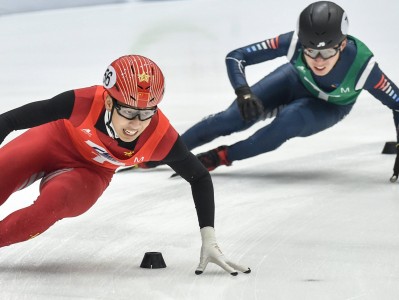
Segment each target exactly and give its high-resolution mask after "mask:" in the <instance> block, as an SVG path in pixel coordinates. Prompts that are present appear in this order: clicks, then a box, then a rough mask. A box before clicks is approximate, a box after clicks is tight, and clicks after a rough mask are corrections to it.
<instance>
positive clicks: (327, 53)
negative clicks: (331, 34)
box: [303, 44, 341, 59]
mask: <svg viewBox="0 0 399 300" xmlns="http://www.w3.org/2000/svg"><path fill="white" fill-rule="evenodd" d="M340 49H341V44H339V45H338V46H337V47H334V48H328V49H320V50H318V49H311V48H303V53H305V55H307V56H309V57H310V58H313V59H315V58H316V57H317V56H318V55H320V56H321V57H322V58H323V59H329V58H331V57H333V56H335V55H336V54H337V53H338V52H339V51H340Z"/></svg>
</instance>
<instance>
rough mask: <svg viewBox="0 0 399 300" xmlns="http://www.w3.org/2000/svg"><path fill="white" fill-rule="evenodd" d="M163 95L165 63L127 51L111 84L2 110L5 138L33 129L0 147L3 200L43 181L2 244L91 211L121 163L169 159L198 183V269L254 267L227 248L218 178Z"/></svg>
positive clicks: (3, 233) (8, 222)
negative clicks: (219, 233)
mask: <svg viewBox="0 0 399 300" xmlns="http://www.w3.org/2000/svg"><path fill="white" fill-rule="evenodd" d="M163 94H164V77H163V74H162V71H161V70H160V68H159V67H158V66H157V65H156V64H155V63H154V62H153V61H151V60H150V59H148V58H146V57H143V56H140V55H127V56H123V57H120V58H118V59H117V60H115V61H114V62H112V63H111V65H110V66H109V67H108V68H107V70H106V72H105V74H104V81H103V86H91V87H86V88H81V89H75V90H71V91H67V92H64V93H61V94H59V95H57V96H55V97H53V98H51V99H49V100H43V101H37V102H32V103H29V104H27V105H24V106H22V107H19V108H16V109H14V110H11V111H8V112H6V113H3V114H1V115H0V144H1V143H2V142H3V140H4V138H5V137H6V136H7V135H8V134H9V133H10V132H11V131H13V130H18V129H26V128H30V129H29V130H28V131H26V132H25V133H23V134H21V135H20V136H18V137H17V138H15V139H14V140H12V141H10V142H9V143H7V144H5V145H3V146H2V147H1V148H0V170H1V171H0V205H1V204H3V203H4V202H5V201H6V200H7V199H8V198H9V197H10V196H11V195H12V194H13V193H14V192H16V191H18V190H20V189H23V188H25V187H27V186H28V185H29V184H31V183H33V182H34V181H36V180H41V183H40V194H39V196H38V198H37V199H36V200H35V201H34V202H33V204H32V205H30V206H28V207H25V208H23V209H20V210H18V211H15V212H13V213H11V214H10V215H9V216H7V217H6V218H5V219H4V220H2V221H0V247H4V246H9V245H11V244H15V243H19V242H23V241H26V240H29V239H31V238H33V237H36V236H38V235H40V234H41V233H43V232H44V231H46V230H47V229H48V228H50V227H51V226H52V225H53V224H55V223H56V222H57V221H59V220H61V219H64V218H71V217H76V216H79V215H81V214H83V213H84V212H86V211H87V210H88V209H90V207H92V206H93V205H94V203H96V201H97V199H98V198H99V197H100V196H101V194H102V193H103V192H104V190H105V189H106V188H107V187H108V185H109V183H110V181H111V179H112V176H113V175H114V173H115V170H116V169H117V168H119V167H124V166H132V165H135V164H138V163H144V162H148V161H159V160H163V161H164V162H166V163H167V164H168V165H169V166H170V167H171V168H172V169H173V170H174V171H175V172H176V173H178V174H179V175H180V176H181V177H183V178H184V179H185V180H187V181H188V182H189V183H190V185H191V189H192V194H193V199H194V202H195V207H196V210H197V216H198V221H199V226H200V232H201V237H202V247H201V255H200V264H199V266H198V268H197V269H196V272H195V273H196V274H201V273H202V272H203V271H204V269H205V268H206V265H207V264H208V262H213V263H216V264H218V265H219V266H221V267H222V268H223V269H225V270H226V271H227V272H229V273H230V274H232V275H237V273H238V272H237V271H241V272H245V273H249V272H250V269H249V268H248V267H244V266H240V265H237V264H235V263H232V262H230V261H228V260H227V259H226V258H225V256H224V255H223V254H222V253H221V252H220V250H219V247H218V245H217V242H216V238H215V232H214V212H215V206H214V193H213V184H212V180H211V177H210V175H209V172H208V171H207V170H206V168H205V167H203V165H202V164H201V163H200V162H199V160H198V159H197V158H196V157H195V156H194V155H193V154H192V153H191V152H190V151H189V150H188V149H187V148H186V146H185V144H184V143H183V142H182V140H181V138H180V136H179V135H178V133H177V132H176V130H175V129H174V128H173V127H172V125H171V124H170V123H169V121H168V119H167V118H166V117H165V115H164V114H163V113H162V111H161V110H160V109H159V108H158V104H159V103H160V102H161V100H162V97H163ZM10 162H13V163H10Z"/></svg>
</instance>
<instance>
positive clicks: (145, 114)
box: [112, 98, 158, 121]
mask: <svg viewBox="0 0 399 300" xmlns="http://www.w3.org/2000/svg"><path fill="white" fill-rule="evenodd" d="M112 102H113V104H114V108H115V110H116V112H117V113H118V115H120V116H121V117H124V118H125V119H128V120H133V119H134V118H136V117H137V116H138V117H139V120H140V121H145V120H148V119H150V118H152V117H153V116H154V115H155V113H156V112H157V110H158V108H157V107H154V108H151V109H138V108H133V107H130V106H124V105H122V104H120V103H118V101H117V100H116V99H115V98H112Z"/></svg>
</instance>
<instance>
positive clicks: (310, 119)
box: [227, 98, 352, 162]
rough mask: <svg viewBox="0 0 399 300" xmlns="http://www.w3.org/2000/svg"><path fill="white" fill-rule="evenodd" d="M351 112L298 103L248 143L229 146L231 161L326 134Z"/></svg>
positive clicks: (323, 104) (310, 101)
mask: <svg viewBox="0 0 399 300" xmlns="http://www.w3.org/2000/svg"><path fill="white" fill-rule="evenodd" d="M351 108H352V105H346V106H343V105H334V104H331V103H327V102H324V101H322V100H318V99H313V98H306V99H298V100H295V101H294V102H292V103H291V104H290V105H288V106H287V107H285V108H284V109H283V110H282V111H281V113H280V115H278V116H277V117H276V118H275V119H274V120H273V121H272V122H271V123H270V124H269V125H267V126H265V127H263V128H261V129H259V130H258V131H257V132H255V134H253V135H252V136H250V137H249V138H248V139H246V140H243V141H240V142H238V143H236V144H233V145H231V146H229V147H228V149H227V157H228V160H229V161H231V162H232V161H235V160H242V159H245V158H249V157H253V156H256V155H259V154H262V153H265V152H269V151H273V150H275V149H277V148H278V147H280V146H281V145H282V144H283V143H285V142H286V141H287V140H289V139H291V138H293V137H306V136H310V135H313V134H315V133H318V132H320V131H323V130H325V129H327V128H329V127H331V126H333V125H334V124H336V123H338V122H339V121H340V120H342V119H343V118H344V117H345V116H346V115H347V114H348V113H349V111H350V110H351Z"/></svg>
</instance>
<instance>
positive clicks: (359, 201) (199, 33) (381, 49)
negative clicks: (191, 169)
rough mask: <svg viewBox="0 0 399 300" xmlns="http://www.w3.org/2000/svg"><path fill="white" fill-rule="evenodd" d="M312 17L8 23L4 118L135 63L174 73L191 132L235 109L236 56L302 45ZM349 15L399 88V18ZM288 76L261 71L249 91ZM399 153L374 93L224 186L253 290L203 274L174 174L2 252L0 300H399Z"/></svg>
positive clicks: (163, 8) (190, 12)
mask: <svg viewBox="0 0 399 300" xmlns="http://www.w3.org/2000/svg"><path fill="white" fill-rule="evenodd" d="M308 3H310V1H294V0H281V1H256V0H245V1H244V0H242V1H239V0H219V1H212V0H191V1H190V0H187V1H183V0H181V1H162V2H139V1H136V2H131V3H125V4H117V5H104V6H97V7H86V8H71V9H64V10H54V11H43V12H34V13H23V14H15V15H8V16H7V15H5V16H1V17H0V44H1V46H0V66H1V72H0V83H1V104H0V107H1V111H2V112H4V111H7V110H9V109H12V108H15V107H18V106H21V105H23V104H26V103H29V102H31V101H36V100H41V99H47V98H50V97H52V96H54V95H56V94H58V93H60V92H63V91H66V90H70V89H74V88H78V87H85V86H90V85H93V84H101V82H102V75H103V72H104V70H105V68H106V67H107V65H108V64H109V63H110V62H111V61H112V60H114V59H115V58H117V57H119V56H121V55H124V54H128V53H137V54H142V55H146V56H148V57H150V58H152V59H153V60H155V61H156V62H158V64H159V65H160V66H161V67H162V69H163V70H164V73H165V75H166V78H167V90H166V96H165V98H164V102H163V103H162V104H161V108H162V109H163V111H164V112H165V113H166V114H167V116H168V117H169V119H170V120H171V122H172V123H173V124H174V126H175V128H176V129H177V130H178V131H179V132H184V130H186V129H187V128H189V126H190V125H192V124H194V123H195V122H196V121H198V120H200V119H201V118H202V117H204V116H206V115H208V114H211V113H216V112H218V111H220V110H222V109H224V108H225V107H227V106H228V105H229V104H230V102H231V101H232V100H233V98H234V93H233V90H232V88H231V86H230V84H229V82H228V79H227V74H226V72H225V65H224V57H225V55H226V54H227V53H228V52H229V51H230V50H232V49H235V48H238V47H240V46H243V45H246V44H249V43H252V42H256V41H261V40H263V39H266V38H271V37H274V36H276V35H278V34H280V33H284V32H288V31H290V30H293V29H294V28H295V25H296V20H297V15H298V14H299V12H300V11H301V10H302V9H303V8H304V6H305V5H307V4H308ZM338 3H339V4H341V5H342V6H343V7H344V8H346V10H347V13H348V15H349V18H350V33H351V34H353V35H355V36H356V37H358V38H360V39H361V40H363V41H364V42H366V44H367V45H368V46H369V47H370V48H371V49H372V50H373V52H374V53H375V56H376V59H377V61H378V62H379V65H380V67H381V68H382V70H384V71H385V73H386V74H387V75H388V76H389V77H390V78H391V79H392V80H393V81H394V82H396V84H399V71H398V65H397V52H398V49H399V47H398V42H397V36H396V35H395V32H396V31H397V29H398V25H397V24H398V23H397V20H398V18H397V13H398V11H399V2H397V1H392V0H381V1H378V3H377V4H376V3H375V1H370V0H366V1H363V0H362V1H361V0H350V1H349V0H342V1H339V2H338ZM284 62H285V59H278V60H276V61H273V62H268V63H264V64H261V65H258V66H254V67H249V68H248V69H247V71H246V72H247V76H248V78H249V81H250V82H251V83H254V82H255V81H256V80H258V79H260V78H261V77H262V76H264V75H265V74H267V73H269V72H271V71H272V70H273V69H274V68H275V67H276V66H278V65H280V64H281V63H284ZM266 123H267V122H265V123H262V124H259V125H258V126H256V128H259V126H264V125H265V124H266ZM256 128H253V129H251V130H249V131H248V132H245V133H240V134H234V135H231V136H229V137H224V138H220V139H218V140H215V141H214V142H212V143H210V144H208V145H206V146H203V147H201V148H198V149H195V151H194V152H195V153H198V152H200V151H202V150H206V149H210V148H212V147H214V146H218V145H221V144H231V143H234V142H235V141H238V140H239V139H241V138H243V137H246V136H248V134H249V133H250V132H253V131H254V130H255V129H256ZM21 132H22V131H18V132H14V133H12V134H10V135H9V136H8V137H7V139H6V142H9V141H10V140H11V139H12V138H14V137H15V136H17V135H19V134H20V133H21ZM391 140H395V130H394V125H393V120H392V113H391V111H390V110H389V109H387V108H386V107H384V106H383V105H381V103H380V102H379V101H377V100H376V99H374V98H373V97H372V96H371V95H370V94H368V93H367V92H364V93H362V94H361V96H360V98H359V100H358V103H357V104H356V105H355V107H354V109H353V111H352V113H351V114H350V115H349V116H348V117H347V118H346V119H345V120H343V121H342V122H341V123H339V124H338V125H336V126H335V127H333V128H331V129H329V130H327V131H324V132H322V133H320V134H317V135H315V136H312V137H309V138H304V139H303V138H298V139H293V140H291V141H289V142H287V143H286V144H284V145H283V146H282V147H281V148H279V149H278V150H276V151H274V152H272V153H268V154H263V155H260V156H258V157H254V158H251V159H247V160H244V161H240V162H235V163H234V165H233V166H232V167H229V168H227V167H221V168H219V169H217V170H215V172H213V173H212V177H213V182H214V187H215V196H216V225H215V227H216V234H217V238H218V241H219V244H220V247H221V249H222V250H223V252H224V253H225V255H226V256H227V257H228V258H230V259H231V260H233V261H237V262H240V263H242V264H245V265H248V266H250V267H251V269H252V273H251V274H249V275H246V274H239V275H238V276H237V277H232V276H230V275H229V274H227V273H225V272H224V271H223V270H221V269H220V268H219V267H217V266H215V265H209V266H208V268H207V269H206V271H205V273H204V274H202V275H201V276H196V275H195V274H194V270H195V268H196V266H197V264H198V262H199V251H200V246H201V241H200V234H199V228H198V223H197V218H196V212H195V209H194V204H193V201H192V198H191V192H190V188H189V185H188V184H187V183H186V182H185V181H183V180H182V179H169V175H170V174H171V170H170V169H169V168H168V167H161V168H159V169H155V170H148V171H143V170H138V171H132V172H126V173H121V174H119V175H116V176H115V177H114V179H113V182H112V183H111V186H110V187H109V189H108V190H107V191H106V192H105V193H104V194H103V195H102V197H101V198H100V199H99V201H98V202H97V203H96V204H95V206H94V207H93V208H92V209H91V210H90V211H88V212H87V213H86V214H84V215H82V216H80V217H78V218H73V219H65V220H62V221H60V222H58V223H57V224H56V225H54V226H53V227H52V228H51V229H49V230H48V231H47V232H45V233H44V234H42V235H41V236H39V237H37V238H34V239H32V240H30V241H27V242H24V243H20V244H16V245H12V246H9V247H5V248H3V249H1V250H0V299H70V298H76V299H207V300H208V299H229V300H231V299H259V300H260V299H262V300H263V299H273V300H274V299H300V300H302V299H304V300H308V299H317V300H318V299H361V300H365V299H391V300H394V299H399V259H398V254H399V199H398V189H399V184H398V183H395V184H392V183H390V182H389V178H390V176H391V175H392V167H393V163H394V158H395V157H394V156H393V155H383V154H381V150H382V148H383V146H384V143H385V142H386V141H391ZM15 161H18V157H17V156H16V157H15ZM10 163H12V162H10ZM0 172H1V170H0ZM37 194H38V185H37V183H36V184H34V185H32V186H31V187H29V188H27V189H25V190H23V191H20V192H17V193H15V194H14V195H12V196H11V197H10V199H8V201H7V202H6V203H5V204H4V205H3V206H2V207H1V208H0V218H3V217H5V216H6V215H8V214H9V213H10V212H11V211H14V210H16V209H19V208H21V207H23V206H26V205H29V204H30V203H32V202H33V201H34V199H35V198H36V196H37ZM147 251H160V252H162V253H163V256H164V259H165V261H166V264H167V268H165V269H157V270H156V269H152V270H149V269H141V268H140V267H139V265H140V262H141V259H142V258H143V256H144V253H145V252H147Z"/></svg>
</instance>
